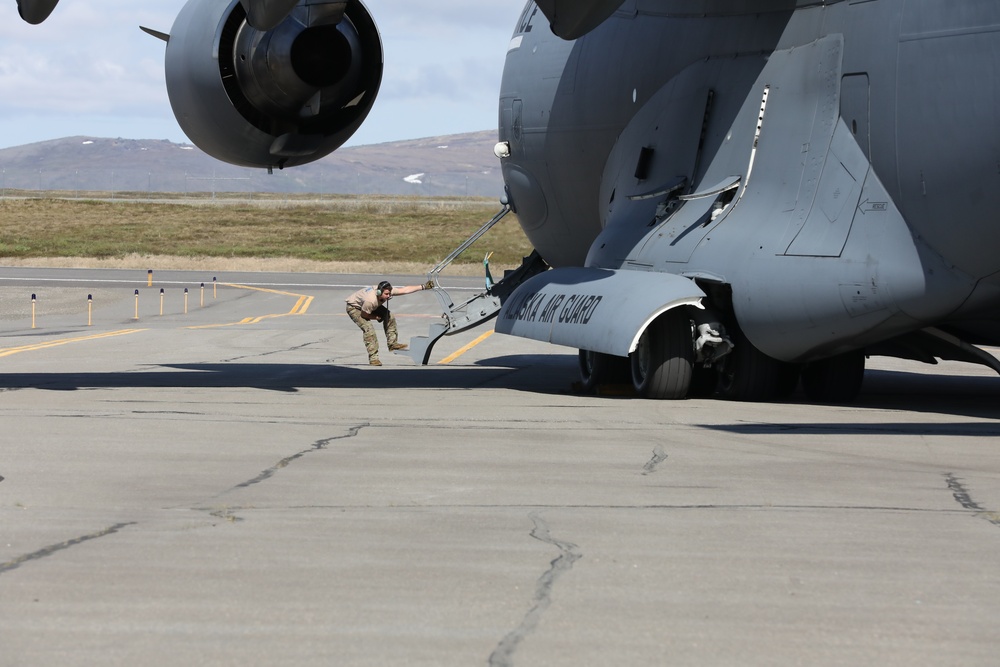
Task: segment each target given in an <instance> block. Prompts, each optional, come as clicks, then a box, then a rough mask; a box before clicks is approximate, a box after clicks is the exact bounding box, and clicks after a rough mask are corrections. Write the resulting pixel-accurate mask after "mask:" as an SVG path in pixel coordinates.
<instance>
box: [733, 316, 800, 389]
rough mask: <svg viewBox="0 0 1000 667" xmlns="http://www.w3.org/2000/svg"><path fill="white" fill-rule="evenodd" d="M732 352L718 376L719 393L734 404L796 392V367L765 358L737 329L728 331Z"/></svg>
mask: <svg viewBox="0 0 1000 667" xmlns="http://www.w3.org/2000/svg"><path fill="white" fill-rule="evenodd" d="M730 335H731V336H732V339H733V343H734V345H733V351H732V352H730V353H729V354H728V355H726V357H725V358H724V360H723V363H722V367H721V369H720V372H719V393H720V394H721V395H722V396H723V397H725V398H728V399H731V400H734V401H772V400H774V399H776V398H779V397H785V396H788V395H789V394H791V393H792V391H794V390H795V386H796V384H797V381H798V367H797V366H795V365H794V364H788V363H785V362H783V361H778V360H777V359H774V358H772V357H769V356H767V355H766V354H764V353H763V352H761V351H760V350H758V349H757V348H756V347H754V346H753V344H752V343H751V342H750V340H749V339H748V338H747V337H746V334H744V333H743V331H742V330H741V329H739V328H738V327H733V328H732V329H731V330H730Z"/></svg>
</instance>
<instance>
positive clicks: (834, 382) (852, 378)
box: [802, 350, 865, 403]
mask: <svg viewBox="0 0 1000 667" xmlns="http://www.w3.org/2000/svg"><path fill="white" fill-rule="evenodd" d="M864 375H865V353H864V350H854V351H853V352H846V353H844V354H839V355H837V356H836V357H830V358H829V359H820V360H819V361H814V362H812V363H810V364H808V365H807V366H806V367H805V369H804V370H803V371H802V389H803V390H804V391H805V393H806V397H807V398H808V399H809V400H811V401H816V402H818V403H850V402H851V401H853V400H854V399H855V398H857V397H858V392H860V391H861V383H862V382H863V380H864Z"/></svg>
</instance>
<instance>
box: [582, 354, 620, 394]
mask: <svg viewBox="0 0 1000 667" xmlns="http://www.w3.org/2000/svg"><path fill="white" fill-rule="evenodd" d="M578 359H579V362H580V383H581V384H582V385H583V390H584V391H588V392H589V391H593V390H595V389H597V386H598V385H601V384H624V383H627V382H628V381H629V378H630V375H629V372H630V369H629V365H628V363H629V362H628V359H626V358H625V357H616V356H614V355H611V354H604V353H603V352H594V351H592V350H580V355H579V357H578Z"/></svg>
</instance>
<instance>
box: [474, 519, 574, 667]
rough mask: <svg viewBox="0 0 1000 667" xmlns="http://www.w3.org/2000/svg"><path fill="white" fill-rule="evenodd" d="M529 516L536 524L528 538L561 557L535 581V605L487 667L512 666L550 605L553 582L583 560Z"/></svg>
mask: <svg viewBox="0 0 1000 667" xmlns="http://www.w3.org/2000/svg"><path fill="white" fill-rule="evenodd" d="M529 516H530V517H531V520H532V521H533V522H534V524H535V527H534V528H533V529H532V531H531V537H533V538H535V539H536V540H541V541H542V542H545V543H546V544H551V545H552V546H554V547H556V548H557V549H559V552H560V553H559V556H558V557H557V558H556V559H555V560H553V561H552V563H551V566H550V567H549V569H548V570H547V571H546V572H545V573H544V574H542V576H541V577H539V578H538V583H537V584H536V585H535V600H534V604H533V605H532V607H531V609H529V610H528V613H527V614H525V616H524V620H522V621H521V625H519V626H518V627H517V628H515V629H514V630H512V631H511V632H509V633H508V634H507V636H506V637H504V638H503V641H501V642H500V644H499V645H498V646H497V647H496V649H495V650H494V651H493V653H492V654H490V659H489V664H490V666H491V667H510V666H511V665H513V664H514V663H513V657H514V652H515V651H516V650H517V648H518V646H520V645H521V642H522V641H524V639H525V637H527V636H528V635H529V634H531V633H532V632H534V631H535V629H536V628H537V627H538V624H539V623H540V622H541V620H542V614H544V613H545V610H546V609H548V608H549V605H551V604H552V590H553V588H554V587H555V584H556V580H557V579H559V577H560V576H562V575H563V574H565V573H566V572H569V571H570V570H571V569H572V568H573V563H575V562H576V561H577V560H579V559H580V558H582V557H583V554H582V553H580V548H579V547H577V546H576V545H575V544H573V543H572V542H564V541H561V540H556V539H554V538H553V537H552V535H551V534H550V533H549V526H548V524H546V523H545V520H544V519H542V517H541V516H539V515H538V514H537V513H535V512H532V513H531V514H530V515H529Z"/></svg>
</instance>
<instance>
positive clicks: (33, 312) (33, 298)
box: [31, 294, 35, 329]
mask: <svg viewBox="0 0 1000 667" xmlns="http://www.w3.org/2000/svg"><path fill="white" fill-rule="evenodd" d="M31 328H32V329H34V328H35V295H34V294H32V295H31Z"/></svg>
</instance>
